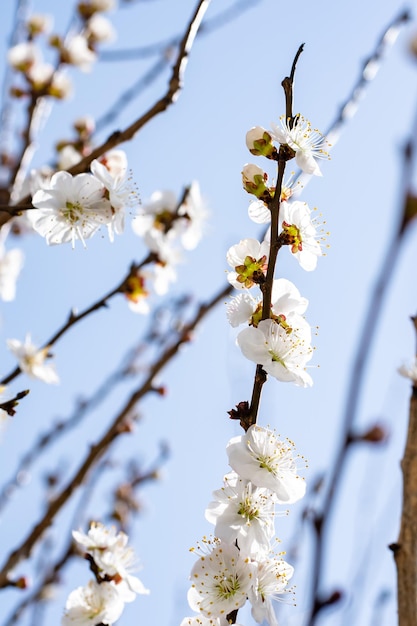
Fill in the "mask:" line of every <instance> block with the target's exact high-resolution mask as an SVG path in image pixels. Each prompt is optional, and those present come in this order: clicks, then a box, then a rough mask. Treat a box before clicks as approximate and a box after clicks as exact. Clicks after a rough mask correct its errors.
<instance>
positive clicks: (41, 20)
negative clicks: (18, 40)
mask: <svg viewBox="0 0 417 626" xmlns="http://www.w3.org/2000/svg"><path fill="white" fill-rule="evenodd" d="M52 24H53V17H52V15H48V14H40V13H36V14H35V13H34V14H33V15H31V16H30V17H29V19H28V21H27V29H28V31H29V33H30V34H31V35H40V34H41V33H48V32H50V30H51V28H52Z"/></svg>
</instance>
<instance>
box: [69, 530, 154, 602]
mask: <svg viewBox="0 0 417 626" xmlns="http://www.w3.org/2000/svg"><path fill="white" fill-rule="evenodd" d="M72 535H73V537H74V539H75V541H77V543H79V544H80V545H81V546H83V547H84V548H85V550H86V552H87V554H90V555H91V556H92V557H93V559H94V562H95V564H96V565H97V567H98V569H99V572H100V574H102V575H105V576H108V577H109V578H111V579H114V580H115V582H116V583H117V586H118V590H119V593H121V594H122V596H123V599H124V601H125V602H131V601H132V600H134V599H135V594H148V593H149V591H148V590H147V589H146V588H145V587H144V585H143V583H142V582H141V581H140V580H139V578H137V577H136V576H133V575H132V574H131V573H130V572H131V570H132V569H133V568H134V567H135V566H136V556H135V553H134V551H133V549H132V548H131V547H129V546H128V545H127V542H128V539H129V538H128V536H127V535H126V534H125V533H124V532H116V529H115V528H114V527H112V528H110V529H108V528H107V527H106V526H104V525H103V524H100V522H92V523H91V526H90V529H89V531H88V533H87V534H85V533H82V532H81V531H76V530H74V531H73V532H72ZM122 583H123V584H122Z"/></svg>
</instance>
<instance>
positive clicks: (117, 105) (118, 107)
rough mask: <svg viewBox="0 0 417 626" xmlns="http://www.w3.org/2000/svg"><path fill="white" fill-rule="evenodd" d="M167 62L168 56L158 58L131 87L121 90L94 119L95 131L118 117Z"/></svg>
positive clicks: (155, 77)
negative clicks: (108, 106)
mask: <svg viewBox="0 0 417 626" xmlns="http://www.w3.org/2000/svg"><path fill="white" fill-rule="evenodd" d="M168 63H169V58H168V56H166V57H162V58H160V59H158V60H157V61H155V63H154V64H153V65H152V66H151V67H150V68H149V69H148V71H147V72H146V73H145V74H144V75H143V76H141V77H140V78H139V79H138V80H137V81H136V82H135V83H133V85H132V86H131V87H129V89H126V91H124V92H122V94H121V95H120V96H119V97H118V98H117V100H116V102H114V104H112V106H111V107H110V108H109V109H108V111H107V112H106V113H104V114H103V115H102V116H101V117H99V118H98V119H97V120H96V130H95V132H96V133H97V132H99V131H100V130H102V129H103V128H104V127H105V126H108V125H109V124H111V123H112V122H114V121H115V120H116V119H117V118H118V117H119V115H120V113H121V112H122V111H123V109H124V108H125V107H127V105H128V104H130V102H132V100H134V99H135V98H136V97H137V96H138V95H139V94H140V93H141V91H142V90H144V89H145V88H146V87H149V85H151V84H152V83H153V82H154V81H155V80H156V79H157V78H158V76H160V75H161V74H162V72H163V70H164V69H165V68H166V67H167V65H168Z"/></svg>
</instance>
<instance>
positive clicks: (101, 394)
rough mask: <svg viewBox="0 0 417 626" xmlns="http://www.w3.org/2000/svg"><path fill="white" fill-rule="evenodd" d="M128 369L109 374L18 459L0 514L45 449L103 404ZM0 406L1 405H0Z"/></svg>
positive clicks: (6, 485)
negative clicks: (91, 392) (23, 477)
mask: <svg viewBox="0 0 417 626" xmlns="http://www.w3.org/2000/svg"><path fill="white" fill-rule="evenodd" d="M128 372H129V370H128V368H126V367H122V368H118V369H117V370H116V371H115V372H113V373H112V374H110V376H108V377H107V378H106V379H105V380H104V382H103V383H102V384H101V385H100V386H99V387H98V388H97V390H96V391H95V393H94V394H93V395H92V396H90V398H88V399H87V400H82V401H80V402H79V403H78V405H77V406H76V407H75V409H74V411H73V414H72V415H71V416H70V417H69V418H67V419H66V420H60V421H59V422H57V423H56V424H54V425H53V426H52V427H51V428H50V429H49V430H47V431H46V432H44V433H43V434H41V435H40V436H39V437H38V440H37V441H36V442H35V443H34V444H33V445H31V447H30V448H29V449H28V451H27V452H26V453H25V454H24V455H23V457H22V458H21V459H20V461H19V464H18V466H17V468H16V470H15V471H14V474H13V477H12V478H11V479H9V480H8V481H7V482H6V483H4V484H3V486H2V489H1V491H0V512H1V511H3V509H4V508H5V507H6V504H7V503H8V502H9V501H10V496H11V494H12V493H13V491H14V490H15V489H17V488H18V487H20V486H21V484H22V482H23V481H22V476H25V475H26V474H27V473H28V471H29V470H30V468H31V466H32V465H33V463H35V461H36V460H37V459H38V458H39V457H40V456H41V455H42V453H44V452H45V450H46V449H47V448H49V447H50V446H51V445H53V444H54V443H56V441H58V440H59V439H60V438H61V437H63V436H64V435H65V434H66V433H68V432H70V431H71V430H72V429H73V428H75V427H76V426H77V425H78V424H79V423H80V422H81V420H82V419H83V418H84V417H85V415H86V414H87V413H88V412H89V411H92V410H93V409H94V408H96V407H97V406H98V405H100V404H101V403H103V402H104V401H105V400H106V398H107V397H108V395H109V394H110V393H111V392H112V391H113V389H114V387H115V386H116V384H117V383H119V382H121V381H123V380H124V379H125V377H126V376H127V375H128ZM0 406H1V405H0Z"/></svg>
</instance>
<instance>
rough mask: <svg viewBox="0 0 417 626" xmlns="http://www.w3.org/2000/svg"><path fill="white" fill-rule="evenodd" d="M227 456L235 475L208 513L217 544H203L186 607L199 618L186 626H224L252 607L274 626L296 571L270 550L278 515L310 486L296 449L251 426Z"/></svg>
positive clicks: (259, 619)
mask: <svg viewBox="0 0 417 626" xmlns="http://www.w3.org/2000/svg"><path fill="white" fill-rule="evenodd" d="M226 451H227V454H228V457H229V465H230V466H231V468H232V472H230V473H229V474H227V475H226V476H225V478H224V485H223V487H222V488H221V489H219V490H217V491H215V492H214V494H213V496H214V500H213V502H211V503H210V504H209V506H208V508H207V509H206V518H207V520H208V521H209V522H210V523H212V524H214V526H215V528H214V534H215V537H214V539H211V540H207V539H205V540H204V542H203V543H204V549H201V548H200V557H199V559H198V561H197V562H196V563H195V564H194V566H193V568H192V571H191V576H190V578H191V581H192V586H191V588H190V590H189V593H188V602H189V605H190V607H191V608H192V609H193V610H194V611H196V612H197V613H198V614H199V617H198V619H197V618H196V617H195V618H185V619H184V620H183V622H182V626H186V625H187V624H193V623H194V620H197V621H196V622H195V623H201V624H207V625H208V624H209V623H211V624H214V625H217V626H222V625H223V624H226V623H227V616H228V615H229V614H230V613H231V612H232V611H235V610H237V609H239V608H241V607H242V606H243V605H244V604H245V603H246V601H247V600H249V602H250V603H251V606H252V616H253V618H254V619H255V620H256V621H257V622H258V623H261V622H263V621H264V620H267V622H268V623H269V624H270V626H275V625H276V624H277V621H276V617H275V612H274V608H273V600H276V599H279V597H280V596H281V595H282V594H288V593H290V592H291V589H289V588H288V581H289V580H290V579H291V577H292V575H293V567H292V566H291V565H289V564H288V563H287V562H286V561H284V560H283V558H282V554H278V555H277V554H275V553H274V552H273V549H272V545H273V542H274V541H275V517H276V516H277V512H276V510H275V509H276V506H277V505H283V504H291V503H293V502H296V501H297V500H299V499H300V498H302V497H303V496H304V494H305V481H304V479H303V478H302V477H301V476H300V475H299V474H298V471H297V463H296V457H295V456H294V446H293V444H292V443H291V442H289V441H283V440H281V439H279V438H278V437H277V436H276V434H275V433H274V432H273V431H271V430H269V429H267V428H262V427H260V426H257V425H253V426H251V427H250V428H249V429H248V431H247V432H246V433H245V434H244V435H242V436H238V437H234V438H233V439H231V440H230V441H229V443H228V445H227V447H226Z"/></svg>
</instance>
